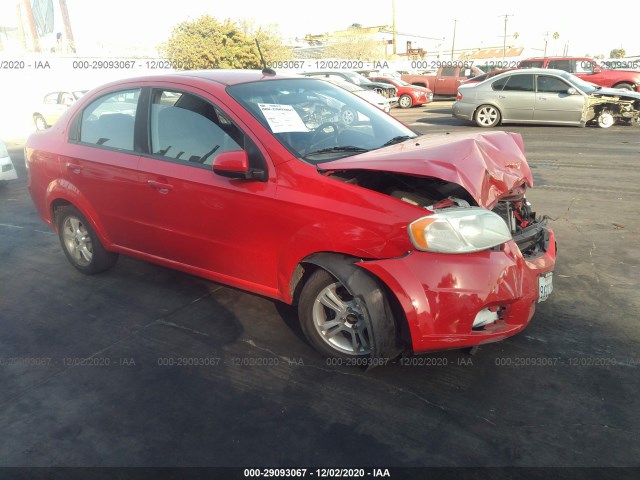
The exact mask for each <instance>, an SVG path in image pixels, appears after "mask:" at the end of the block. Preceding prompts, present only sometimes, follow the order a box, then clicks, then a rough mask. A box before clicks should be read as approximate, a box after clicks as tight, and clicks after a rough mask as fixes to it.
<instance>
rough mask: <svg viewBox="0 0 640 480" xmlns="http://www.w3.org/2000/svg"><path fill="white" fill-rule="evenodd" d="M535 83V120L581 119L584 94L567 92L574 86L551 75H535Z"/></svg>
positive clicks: (568, 121)
mask: <svg viewBox="0 0 640 480" xmlns="http://www.w3.org/2000/svg"><path fill="white" fill-rule="evenodd" d="M536 83H537V93H536V105H535V110H534V112H533V118H534V119H535V120H539V121H541V122H554V123H570V124H579V123H580V122H581V121H582V115H583V109H584V96H583V95H579V94H577V95H572V94H570V93H569V89H570V88H574V89H575V87H572V85H570V84H569V83H567V82H565V81H564V80H562V79H561V78H558V77H554V76H551V75H537V78H536Z"/></svg>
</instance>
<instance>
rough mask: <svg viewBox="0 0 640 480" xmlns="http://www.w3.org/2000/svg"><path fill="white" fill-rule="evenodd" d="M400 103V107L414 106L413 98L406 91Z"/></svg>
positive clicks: (399, 100)
mask: <svg viewBox="0 0 640 480" xmlns="http://www.w3.org/2000/svg"><path fill="white" fill-rule="evenodd" d="M398 105H400V108H411V107H412V106H413V99H412V98H411V96H409V95H407V94H406V93H405V94H403V95H401V96H400V98H399V99H398Z"/></svg>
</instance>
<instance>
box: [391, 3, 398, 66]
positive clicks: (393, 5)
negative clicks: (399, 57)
mask: <svg viewBox="0 0 640 480" xmlns="http://www.w3.org/2000/svg"><path fill="white" fill-rule="evenodd" d="M391 23H392V25H391V30H392V32H393V55H394V57H395V55H396V53H398V51H397V49H396V43H397V42H396V0H391Z"/></svg>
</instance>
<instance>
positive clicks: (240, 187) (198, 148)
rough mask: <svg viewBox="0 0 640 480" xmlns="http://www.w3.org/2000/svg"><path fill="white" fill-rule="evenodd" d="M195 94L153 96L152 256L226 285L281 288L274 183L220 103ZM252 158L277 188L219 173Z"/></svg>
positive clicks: (146, 183)
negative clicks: (222, 159)
mask: <svg viewBox="0 0 640 480" xmlns="http://www.w3.org/2000/svg"><path fill="white" fill-rule="evenodd" d="M205 95H206V93H205V92H200V91H199V90H196V89H190V88H188V87H180V89H176V88H175V87H166V88H165V87H158V88H155V89H153V90H152V91H151V97H150V107H149V108H150V111H149V115H148V118H149V119H150V121H149V149H150V153H149V154H147V155H143V156H142V157H141V159H140V164H139V170H140V186H141V189H140V190H139V191H140V192H141V196H140V198H139V199H138V201H139V203H140V205H141V206H142V208H143V209H144V210H145V212H147V220H148V222H147V225H146V229H147V243H146V245H145V247H144V251H145V252H146V253H149V254H151V255H154V256H157V257H160V258H163V259H166V260H170V261H172V262H176V263H178V264H181V265H186V266H189V267H195V268H198V269H202V270H206V271H207V272H213V273H215V274H218V275H222V276H224V277H226V278H229V277H231V278H234V279H240V280H242V281H244V282H250V283H252V284H259V285H263V286H268V287H271V288H275V287H276V271H277V268H276V255H274V254H273V252H275V251H276V246H275V243H276V235H277V233H278V232H277V231H276V229H275V228H273V225H272V224H270V220H269V219H271V218H273V212H274V210H275V207H274V203H273V202H274V196H275V178H274V175H273V168H272V167H271V166H270V165H267V162H266V155H265V154H264V153H263V151H262V150H261V149H260V148H259V147H258V145H257V142H256V141H255V140H254V139H253V138H252V137H251V136H250V135H248V134H246V133H245V131H243V129H242V128H241V127H240V126H239V123H238V122H236V121H234V120H232V116H231V115H230V114H229V113H226V112H225V111H224V110H223V109H222V108H221V107H220V103H219V102H216V103H215V104H214V102H213V101H212V100H211V97H210V96H207V97H208V98H205ZM229 150H245V151H246V152H247V154H248V156H249V163H250V166H251V167H253V168H259V169H263V170H265V171H266V172H269V169H271V171H270V173H271V175H270V180H271V181H270V180H269V179H268V178H265V181H260V180H255V179H254V180H240V179H232V178H228V177H223V176H220V175H218V174H216V173H214V172H213V170H212V167H211V166H212V163H213V161H214V159H215V157H216V156H217V155H219V154H220V153H222V152H224V151H229Z"/></svg>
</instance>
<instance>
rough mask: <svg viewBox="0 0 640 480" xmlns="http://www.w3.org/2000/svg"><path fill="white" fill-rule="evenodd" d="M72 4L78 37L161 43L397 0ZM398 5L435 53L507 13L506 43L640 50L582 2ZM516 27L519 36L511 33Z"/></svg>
mask: <svg viewBox="0 0 640 480" xmlns="http://www.w3.org/2000/svg"><path fill="white" fill-rule="evenodd" d="M16 1H17V0H0V25H2V24H11V23H12V20H13V19H14V17H15V10H16V8H15V5H16ZM54 2H56V3H57V0H54ZM67 4H68V7H69V12H70V17H71V22H72V26H73V30H74V34H75V36H76V40H77V41H80V40H84V41H86V42H89V43H97V42H102V43H105V44H110V45H122V46H126V45H131V44H140V45H145V46H148V45H154V46H155V45H157V44H159V43H160V42H162V41H164V40H166V39H167V38H168V36H169V34H170V31H171V29H172V28H173V26H175V25H176V24H177V23H178V22H180V21H182V20H189V19H195V18H197V17H199V16H201V15H203V14H209V15H212V16H214V17H216V18H218V19H220V20H223V19H225V18H231V19H234V20H238V19H241V18H247V19H250V20H254V21H255V23H256V24H262V25H266V24H276V25H278V27H279V30H280V32H281V34H282V35H283V36H284V37H288V38H293V37H303V36H304V35H305V34H306V33H314V34H317V33H324V32H331V31H335V30H341V29H345V28H346V27H348V26H349V25H350V24H352V23H360V24H362V25H363V26H369V25H384V24H389V25H390V24H391V22H392V0H322V1H320V2H319V1H313V2H305V1H290V0H269V1H265V0H259V1H256V0H233V1H228V0H226V1H221V0H179V1H178V2H171V1H166V0H165V1H157V0H109V1H104V0H100V1H98V0H67ZM395 8H396V28H397V31H398V32H402V33H409V34H414V35H422V36H425V37H434V38H442V39H443V40H438V41H432V40H423V43H422V44H421V45H414V47H419V46H422V47H423V48H426V49H427V50H431V51H432V50H433V49H434V48H435V47H436V45H437V44H439V43H442V44H443V47H442V48H443V49H444V50H445V51H446V50H447V49H449V50H450V49H451V42H452V36H453V28H454V19H455V20H457V22H456V42H455V46H456V49H458V48H475V47H494V46H501V45H502V41H503V38H502V35H503V32H504V17H503V15H505V14H507V15H510V16H509V17H508V23H507V35H508V37H507V44H509V43H511V44H514V45H518V44H520V45H523V46H526V47H529V48H534V49H535V48H539V49H540V53H542V49H543V48H544V38H545V34H547V33H548V35H549V48H550V51H549V53H550V54H552V53H558V54H560V53H561V52H562V49H563V48H564V46H565V44H566V43H568V45H569V54H572V55H585V54H591V55H598V54H604V55H608V54H609V52H610V51H611V50H612V49H614V48H621V47H622V48H625V50H626V52H627V54H628V55H640V37H639V36H637V34H636V33H635V29H633V28H624V22H623V21H603V22H599V21H598V20H599V18H601V16H600V15H598V14H594V13H593V11H592V10H591V9H589V8H585V7H581V6H580V4H579V3H576V2H558V1H557V0H555V1H552V0H537V1H536V2H526V3H525V2H522V4H520V2H515V1H513V0H485V1H482V2H479V1H477V0H476V1H467V0H458V1H456V2H425V1H421V0H395ZM629 8H635V7H629ZM592 23H597V25H596V26H591V24H592ZM515 32H517V33H518V35H519V37H518V39H517V40H514V39H513V37H511V35H513V34H514V33H515ZM554 32H558V33H559V35H560V38H559V39H558V40H557V41H554V40H553V39H551V36H552V34H553V33H554ZM554 50H555V52H554Z"/></svg>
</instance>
